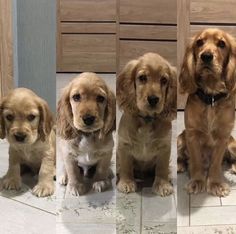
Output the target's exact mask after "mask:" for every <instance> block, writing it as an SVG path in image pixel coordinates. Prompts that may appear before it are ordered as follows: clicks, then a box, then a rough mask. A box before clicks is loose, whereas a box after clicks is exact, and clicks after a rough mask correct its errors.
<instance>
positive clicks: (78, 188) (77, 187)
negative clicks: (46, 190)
mask: <svg viewBox="0 0 236 234" xmlns="http://www.w3.org/2000/svg"><path fill="white" fill-rule="evenodd" d="M67 191H68V193H69V194H71V195H73V196H81V195H83V194H85V193H86V191H87V188H86V186H85V184H83V183H76V184H74V183H73V184H71V183H69V184H67Z"/></svg>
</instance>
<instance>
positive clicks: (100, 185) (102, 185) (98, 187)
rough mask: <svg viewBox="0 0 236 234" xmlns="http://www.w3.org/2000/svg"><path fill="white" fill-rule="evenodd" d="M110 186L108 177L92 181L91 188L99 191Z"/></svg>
mask: <svg viewBox="0 0 236 234" xmlns="http://www.w3.org/2000/svg"><path fill="white" fill-rule="evenodd" d="M110 187H111V180H110V179H106V180H100V181H96V182H94V183H93V189H94V190H95V191H96V192H99V193H100V192H103V191H105V190H107V189H108V188H110Z"/></svg>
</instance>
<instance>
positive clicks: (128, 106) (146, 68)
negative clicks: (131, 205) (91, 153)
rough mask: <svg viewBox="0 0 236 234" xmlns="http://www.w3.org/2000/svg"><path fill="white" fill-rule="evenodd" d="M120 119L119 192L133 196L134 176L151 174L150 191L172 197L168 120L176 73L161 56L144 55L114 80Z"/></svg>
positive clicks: (173, 112)
mask: <svg viewBox="0 0 236 234" xmlns="http://www.w3.org/2000/svg"><path fill="white" fill-rule="evenodd" d="M117 102H118V105H119V107H120V109H121V110H123V115H122V117H121V120H120V125H119V131H118V148H117V163H118V164H119V172H118V173H119V181H118V185H117V188H118V190H119V191H120V192H123V193H130V192H135V191H136V189H137V185H136V182H135V176H134V172H136V171H137V172H140V171H141V172H147V171H148V172H151V171H152V172H154V174H155V178H154V182H153V187H152V190H153V192H154V193H155V194H159V195H160V196H167V195H169V194H171V193H173V186H172V184H171V183H170V180H169V161H170V153H171V120H173V119H174V118H176V70H175V69H174V68H173V67H172V66H171V65H170V64H169V63H168V62H167V61H166V60H165V59H164V58H162V57H161V56H159V55H158V54H154V53H147V54H144V55H143V56H141V57H139V58H138V59H135V60H132V61H130V62H129V63H128V64H127V65H126V66H125V67H124V69H123V71H122V72H121V73H120V74H119V76H118V77H117Z"/></svg>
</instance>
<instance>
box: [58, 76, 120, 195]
mask: <svg viewBox="0 0 236 234" xmlns="http://www.w3.org/2000/svg"><path fill="white" fill-rule="evenodd" d="M115 106H116V102H115V96H114V94H113V93H112V92H111V90H110V89H109V88H108V86H107V85H106V84H105V82H104V81H103V80H102V79H101V78H99V77H98V76H97V75H96V74H94V73H89V72H86V73H82V74H80V75H79V76H78V77H76V78H75V79H74V80H72V81H71V82H70V83H69V84H68V85H67V86H66V87H65V89H64V90H63V93H62V97H61V98H60V100H59V103H58V110H57V115H58V116H57V129H58V135H59V137H60V139H59V147H60V150H59V151H60V154H61V155H62V158H63V161H64V168H63V170H64V173H63V175H62V177H61V178H60V180H59V182H60V183H61V184H67V189H68V191H69V192H70V193H71V194H73V195H76V196H77V195H82V194H84V193H85V192H86V191H87V188H86V185H85V181H84V179H85V178H84V177H86V176H87V174H88V171H89V168H90V167H94V166H95V167H96V171H95V174H94V176H93V189H94V190H95V191H98V192H102V191H104V190H106V189H107V188H108V187H110V186H111V178H110V170H109V166H110V161H111V157H112V149H113V145H114V143H113V138H112V131H113V130H114V129H115V117H116V107H115ZM79 167H80V168H81V169H82V173H80V170H79Z"/></svg>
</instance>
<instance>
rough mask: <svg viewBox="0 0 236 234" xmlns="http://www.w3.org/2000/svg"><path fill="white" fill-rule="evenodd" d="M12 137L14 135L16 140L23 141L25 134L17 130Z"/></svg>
mask: <svg viewBox="0 0 236 234" xmlns="http://www.w3.org/2000/svg"><path fill="white" fill-rule="evenodd" d="M14 137H15V139H16V141H18V142H24V140H25V138H26V134H24V133H22V132H17V133H15V134H14Z"/></svg>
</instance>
